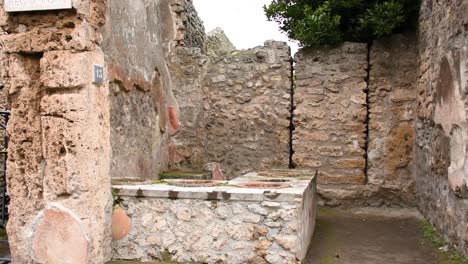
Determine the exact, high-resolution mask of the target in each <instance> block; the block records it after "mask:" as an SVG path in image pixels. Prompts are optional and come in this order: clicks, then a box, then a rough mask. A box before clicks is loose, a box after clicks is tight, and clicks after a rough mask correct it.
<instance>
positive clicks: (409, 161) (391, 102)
mask: <svg viewBox="0 0 468 264" xmlns="http://www.w3.org/2000/svg"><path fill="white" fill-rule="evenodd" d="M417 55H418V52H417V41H416V40H415V37H414V36H413V35H408V36H404V35H394V36H392V37H387V38H384V39H380V40H376V41H374V43H373V44H372V48H371V54H370V63H371V67H370V79H369V99H368V101H369V120H368V125H369V138H368V140H369V142H368V153H367V162H368V165H367V177H368V183H369V184H370V185H375V186H379V187H380V188H381V189H382V190H381V191H385V192H390V193H392V194H393V196H395V199H396V198H398V197H400V199H402V200H403V201H405V202H407V203H410V204H413V202H414V155H413V153H414V142H415V137H416V136H415V127H414V119H415V115H416V97H417V88H416V85H417V69H418V65H417V64H418V57H417Z"/></svg>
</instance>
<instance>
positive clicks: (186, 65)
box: [169, 47, 208, 170]
mask: <svg viewBox="0 0 468 264" xmlns="http://www.w3.org/2000/svg"><path fill="white" fill-rule="evenodd" d="M207 63H208V58H207V57H206V55H204V54H203V53H202V51H201V50H200V49H198V48H186V47H177V48H176V49H175V51H174V52H173V53H171V56H170V61H169V68H170V71H171V77H172V84H173V91H174V96H175V98H176V100H177V102H178V104H179V106H180V119H179V122H180V127H179V130H178V132H177V133H176V134H175V135H173V136H172V137H171V145H170V158H171V168H173V169H191V170H201V169H202V168H203V165H204V164H205V162H207V161H206V160H205V145H206V142H205V141H206V130H205V120H206V119H205V110H206V108H205V102H204V98H205V89H204V87H203V86H202V83H203V77H204V75H205V73H206V69H207Z"/></svg>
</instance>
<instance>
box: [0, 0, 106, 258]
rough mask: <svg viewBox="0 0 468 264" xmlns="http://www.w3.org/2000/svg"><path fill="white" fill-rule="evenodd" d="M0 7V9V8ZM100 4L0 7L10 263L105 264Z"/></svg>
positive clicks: (101, 2)
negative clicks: (8, 113)
mask: <svg viewBox="0 0 468 264" xmlns="http://www.w3.org/2000/svg"><path fill="white" fill-rule="evenodd" d="M2 4H3V3H2V1H0V6H2ZM103 4H104V3H103V1H86V0H82V1H74V2H73V7H74V9H73V10H63V11H41V12H34V13H28V12H22V13H18V14H15V15H14V16H9V15H8V14H5V13H4V12H3V10H0V27H1V30H2V31H3V32H8V34H4V35H2V36H1V37H0V46H1V47H3V51H4V52H5V53H7V54H8V64H9V68H8V76H9V80H8V83H7V88H8V91H9V99H10V101H11V110H12V117H11V120H10V123H9V127H8V132H9V134H10V148H9V154H10V155H9V161H8V175H7V181H8V188H9V194H10V197H11V203H10V220H9V222H8V226H7V231H8V235H9V239H10V247H11V251H12V259H13V263H57V264H59V263H104V262H106V261H107V260H108V259H109V258H110V241H111V236H110V223H111V221H110V216H111V211H112V197H111V191H110V176H109V164H110V143H109V103H108V85H107V84H106V83H104V84H93V65H94V64H100V65H105V63H104V54H103V52H102V51H101V49H100V47H99V43H98V41H97V40H98V39H99V37H98V36H99V34H98V32H97V30H98V28H99V26H100V25H101V24H102V23H103V16H104V13H103V11H104V6H103Z"/></svg>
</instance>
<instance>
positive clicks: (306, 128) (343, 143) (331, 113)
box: [293, 43, 368, 184]
mask: <svg viewBox="0 0 468 264" xmlns="http://www.w3.org/2000/svg"><path fill="white" fill-rule="evenodd" d="M295 59H296V62H297V64H296V77H297V81H296V84H295V85H296V89H295V91H294V105H295V110H294V126H295V130H294V132H293V151H294V156H293V161H294V163H295V165H296V166H297V167H298V168H316V169H318V170H319V171H320V172H321V175H320V176H319V178H318V180H319V183H323V184H328V183H340V184H347V183H348V184H363V183H364V182H365V180H366V177H365V174H364V170H365V167H366V159H365V151H364V149H365V140H366V122H367V120H366V117H367V109H366V105H367V102H366V93H365V90H366V89H367V83H366V80H365V78H366V76H367V72H366V70H367V67H368V65H367V45H365V44H356V43H345V44H343V45H342V46H340V47H338V48H319V49H317V48H316V49H303V50H301V51H300V52H299V53H298V54H296V58H295ZM349 160H352V162H350V161H349ZM350 163H352V164H351V165H350ZM350 167H351V168H350Z"/></svg>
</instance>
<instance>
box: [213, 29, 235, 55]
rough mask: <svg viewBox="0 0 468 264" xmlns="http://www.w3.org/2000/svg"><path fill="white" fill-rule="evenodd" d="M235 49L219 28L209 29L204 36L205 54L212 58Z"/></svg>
mask: <svg viewBox="0 0 468 264" xmlns="http://www.w3.org/2000/svg"><path fill="white" fill-rule="evenodd" d="M234 50H236V48H235V47H234V45H233V44H232V42H231V41H230V40H229V38H228V37H227V36H226V34H225V33H224V31H223V30H222V29H221V28H215V29H213V30H212V31H210V32H209V33H208V35H207V37H206V54H207V55H208V56H209V57H211V58H212V59H214V60H216V58H217V57H219V56H223V55H226V54H228V53H230V52H232V51H234Z"/></svg>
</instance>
